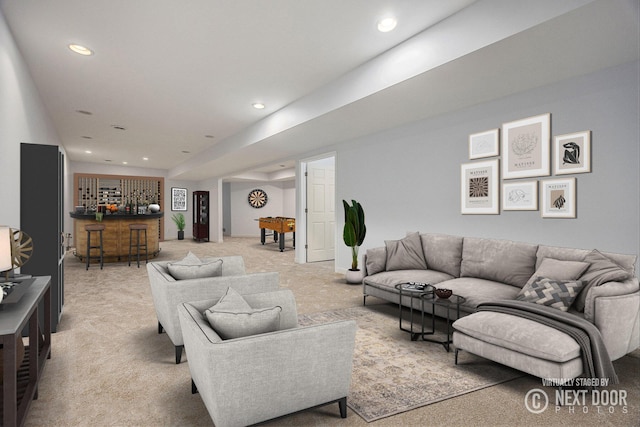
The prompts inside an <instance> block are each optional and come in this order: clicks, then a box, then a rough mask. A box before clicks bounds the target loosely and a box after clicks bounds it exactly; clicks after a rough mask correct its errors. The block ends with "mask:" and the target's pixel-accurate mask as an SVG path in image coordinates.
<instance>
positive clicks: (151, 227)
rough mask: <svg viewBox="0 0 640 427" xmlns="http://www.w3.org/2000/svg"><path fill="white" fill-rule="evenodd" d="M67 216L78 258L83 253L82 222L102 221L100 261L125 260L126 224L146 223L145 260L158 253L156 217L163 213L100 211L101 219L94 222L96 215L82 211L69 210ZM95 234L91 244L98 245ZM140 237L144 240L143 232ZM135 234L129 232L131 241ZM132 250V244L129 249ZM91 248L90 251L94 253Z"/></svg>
mask: <svg viewBox="0 0 640 427" xmlns="http://www.w3.org/2000/svg"><path fill="white" fill-rule="evenodd" d="M69 215H70V216H71V218H73V219H74V221H73V222H74V226H73V228H74V233H75V234H74V240H75V247H76V252H75V255H76V257H78V258H79V259H80V261H83V262H84V260H85V257H86V254H87V232H86V231H85V229H84V226H85V225H89V224H104V226H105V229H104V231H103V232H102V245H103V250H104V262H119V261H127V260H128V257H129V225H130V224H146V225H147V245H148V248H149V259H151V258H155V257H156V256H158V253H160V231H159V230H160V218H162V217H163V216H164V212H157V213H147V214H141V215H132V214H123V213H112V214H104V215H103V217H102V222H98V221H96V214H95V213H92V214H84V213H76V212H69ZM98 236H99V235H98V233H95V232H94V233H92V235H91V245H92V246H93V245H97V244H99V243H98V242H99V240H97V239H98V238H99V237H98ZM140 238H141V239H144V234H143V233H141V234H140ZM135 241H136V236H135V234H134V235H133V242H134V243H135ZM132 251H133V252H135V247H134V248H133V249H132ZM95 253H96V252H95V250H94V252H93V254H95Z"/></svg>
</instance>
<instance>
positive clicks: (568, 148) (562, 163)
mask: <svg viewBox="0 0 640 427" xmlns="http://www.w3.org/2000/svg"><path fill="white" fill-rule="evenodd" d="M554 156H555V167H554V172H555V174H556V175H566V174H572V173H584V172H591V131H584V132H578V133H572V134H567V135H559V136H556V137H555V138H554Z"/></svg>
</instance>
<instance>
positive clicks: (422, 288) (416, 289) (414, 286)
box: [395, 282, 436, 294]
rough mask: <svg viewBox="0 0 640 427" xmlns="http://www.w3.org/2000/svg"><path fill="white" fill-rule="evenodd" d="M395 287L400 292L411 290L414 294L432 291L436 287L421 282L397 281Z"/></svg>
mask: <svg viewBox="0 0 640 427" xmlns="http://www.w3.org/2000/svg"><path fill="white" fill-rule="evenodd" d="M395 288H396V289H397V290H399V291H400V292H411V293H416V294H423V293H425V292H433V291H435V289H436V288H435V286H433V285H430V284H428V283H422V282H408V283H398V284H397V285H396V286H395Z"/></svg>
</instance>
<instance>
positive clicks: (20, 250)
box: [11, 228, 33, 268]
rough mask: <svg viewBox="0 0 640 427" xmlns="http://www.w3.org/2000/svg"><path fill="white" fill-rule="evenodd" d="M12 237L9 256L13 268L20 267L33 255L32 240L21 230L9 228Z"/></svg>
mask: <svg viewBox="0 0 640 427" xmlns="http://www.w3.org/2000/svg"><path fill="white" fill-rule="evenodd" d="M11 233H12V234H13V239H11V258H12V259H13V268H18V267H22V266H23V265H25V264H26V263H27V261H29V258H31V255H33V240H32V239H31V236H29V235H28V234H27V233H25V232H24V231H21V230H16V229H15V228H12V229H11Z"/></svg>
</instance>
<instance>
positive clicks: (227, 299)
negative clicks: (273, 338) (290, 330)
mask: <svg viewBox="0 0 640 427" xmlns="http://www.w3.org/2000/svg"><path fill="white" fill-rule="evenodd" d="M281 311H282V307H279V306H275V307H269V308H261V309H255V310H254V309H253V308H251V306H250V305H249V303H247V302H246V301H245V299H244V298H242V295H240V294H239V293H238V292H236V291H235V290H234V289H232V288H228V289H227V293H226V294H225V295H224V296H223V297H222V298H220V300H219V301H218V302H217V303H216V304H215V305H213V306H212V307H210V308H208V309H207V310H205V312H204V314H205V316H206V318H207V320H208V321H209V324H210V325H211V327H212V328H213V330H214V331H216V333H217V334H218V335H220V338H222V339H223V340H228V339H233V338H240V337H246V336H250V335H257V334H264V333H267V332H273V331H277V330H278V328H279V326H280V312H281Z"/></svg>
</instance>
